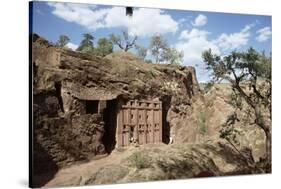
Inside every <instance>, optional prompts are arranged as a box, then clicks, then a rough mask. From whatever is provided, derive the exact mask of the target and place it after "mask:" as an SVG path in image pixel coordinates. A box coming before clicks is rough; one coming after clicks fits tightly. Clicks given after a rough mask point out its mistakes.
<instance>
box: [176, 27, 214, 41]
mask: <svg viewBox="0 0 281 189" xmlns="http://www.w3.org/2000/svg"><path fill="white" fill-rule="evenodd" d="M208 34H210V32H207V31H205V30H198V29H196V28H193V29H192V30H191V31H190V32H189V31H188V30H183V31H182V32H181V34H180V37H179V39H180V40H189V39H193V38H206V37H207V35H208Z"/></svg>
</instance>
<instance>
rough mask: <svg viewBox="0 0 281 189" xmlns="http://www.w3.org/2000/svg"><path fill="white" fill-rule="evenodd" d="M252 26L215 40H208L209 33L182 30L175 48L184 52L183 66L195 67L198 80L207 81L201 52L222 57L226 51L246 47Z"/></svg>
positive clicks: (220, 36) (207, 77) (196, 30)
mask: <svg viewBox="0 0 281 189" xmlns="http://www.w3.org/2000/svg"><path fill="white" fill-rule="evenodd" d="M252 27H254V24H248V25H246V26H245V27H244V28H242V29H241V30H240V32H235V33H230V34H226V33H223V34H221V35H219V36H218V37H217V38H215V39H209V35H210V34H211V33H210V32H208V31H206V30H199V29H197V28H193V29H192V30H190V31H189V30H184V31H182V32H181V34H180V36H179V38H178V39H179V42H178V43H177V44H176V45H175V47H176V48H177V49H178V50H180V51H183V52H184V58H183V61H184V65H187V66H195V67H196V71H197V75H198V80H199V81H205V80H209V79H210V78H209V73H208V72H207V71H206V69H205V64H204V63H203V60H202V52H203V51H205V50H208V49H211V50H212V52H213V53H214V54H217V55H221V56H223V55H224V53H226V51H227V50H232V49H235V48H239V47H241V46H242V45H246V44H247V43H248V40H249V38H250V30H251V28H252Z"/></svg>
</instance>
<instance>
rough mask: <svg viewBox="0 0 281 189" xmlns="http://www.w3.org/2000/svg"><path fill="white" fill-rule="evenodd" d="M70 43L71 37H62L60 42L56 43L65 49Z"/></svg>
mask: <svg viewBox="0 0 281 189" xmlns="http://www.w3.org/2000/svg"><path fill="white" fill-rule="evenodd" d="M69 41H70V39H69V37H68V36H66V35H60V36H59V39H58V41H57V42H56V46H57V47H60V48H63V47H65V46H66V45H67V43H68V42H69Z"/></svg>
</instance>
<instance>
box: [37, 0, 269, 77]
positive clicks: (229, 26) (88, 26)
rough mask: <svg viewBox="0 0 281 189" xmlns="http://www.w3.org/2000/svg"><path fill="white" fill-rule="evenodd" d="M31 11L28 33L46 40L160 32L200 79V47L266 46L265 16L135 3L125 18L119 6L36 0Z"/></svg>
mask: <svg viewBox="0 0 281 189" xmlns="http://www.w3.org/2000/svg"><path fill="white" fill-rule="evenodd" d="M32 14H33V28H32V31H33V32H35V33H37V34H39V35H40V36H42V37H44V38H46V39H47V40H49V41H52V42H56V41H57V40H58V37H59V35H62V34H64V35H67V36H69V38H70V43H69V44H68V46H69V47H70V48H75V47H77V46H78V45H79V43H80V41H81V39H82V34H83V33H91V34H92V35H93V36H94V37H95V38H96V39H98V38H100V37H107V36H108V35H109V34H111V33H116V34H120V33H121V31H122V30H127V31H128V32H129V34H130V35H131V36H133V35H137V36H138V40H137V43H138V44H140V45H142V46H148V45H149V40H150V37H151V36H152V35H154V34H161V35H162V36H163V37H164V38H165V39H166V40H167V41H168V42H169V44H170V45H171V46H172V47H175V48H176V49H178V50H179V51H183V52H184V62H183V64H184V65H186V66H195V68H196V72H197V78H198V80H199V81H200V82H204V81H208V80H209V74H208V73H207V72H206V71H205V69H204V63H203V62H202V59H201V54H202V51H204V50H206V49H209V48H211V49H212V51H213V52H215V53H216V54H219V55H226V54H228V53H230V52H231V51H234V50H237V51H243V50H246V49H247V48H249V47H254V48H255V49H257V50H258V51H263V50H264V51H265V52H266V53H267V54H269V53H270V52H271V51H272V50H271V44H272V41H271V16H262V15H249V14H229V13H214V12H200V11H187V10H169V9H161V10H160V9H148V8H135V9H134V15H133V17H132V18H129V17H127V16H126V15H125V9H124V7H116V6H114V7H113V6H103V5H90V4H74V3H55V2H52V3H48V2H39V1H37V2H34V4H33V12H32ZM94 42H96V40H95V41H94ZM148 58H151V56H149V55H148Z"/></svg>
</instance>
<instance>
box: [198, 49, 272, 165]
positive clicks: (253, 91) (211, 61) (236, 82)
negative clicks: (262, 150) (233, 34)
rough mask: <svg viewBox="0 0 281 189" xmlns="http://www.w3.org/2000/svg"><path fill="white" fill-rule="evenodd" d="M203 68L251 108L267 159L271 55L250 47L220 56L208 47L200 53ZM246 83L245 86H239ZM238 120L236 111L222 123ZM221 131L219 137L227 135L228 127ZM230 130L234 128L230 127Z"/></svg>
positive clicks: (231, 122) (238, 100)
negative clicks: (263, 137) (264, 143)
mask: <svg viewBox="0 0 281 189" xmlns="http://www.w3.org/2000/svg"><path fill="white" fill-rule="evenodd" d="M202 57H203V60H204V62H205V63H206V69H207V70H208V71H211V73H212V81H213V82H220V81H228V82H229V83H230V84H231V87H232V90H233V93H234V95H233V97H234V100H235V101H236V102H237V103H233V104H234V106H235V107H236V108H242V107H241V104H242V103H241V100H243V101H244V102H245V103H246V104H247V105H248V107H249V108H250V110H251V115H252V116H253V118H254V122H253V123H250V124H253V125H256V126H257V127H259V128H261V129H262V130H263V131H264V133H265V136H266V154H267V157H266V158H267V160H269V162H270V163H271V56H269V57H267V56H265V55H264V54H261V53H258V52H257V51H256V50H254V49H253V48H250V49H248V51H246V52H232V53H231V54H230V55H228V56H225V57H223V58H222V57H220V56H217V55H215V54H212V52H211V50H208V51H205V52H203V54H202ZM243 85H244V86H245V85H247V86H248V87H246V88H245V87H243ZM237 121H239V120H238V118H237V116H236V114H234V115H232V116H230V117H229V119H228V120H227V123H226V125H234V123H235V122H237ZM224 130H226V132H222V133H221V137H222V138H225V139H229V133H231V132H230V130H229V129H224ZM231 131H234V129H232V130H231Z"/></svg>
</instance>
